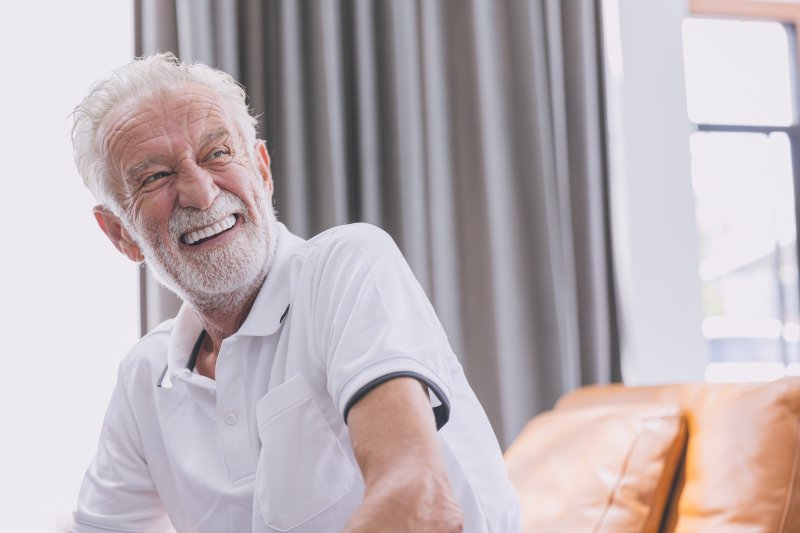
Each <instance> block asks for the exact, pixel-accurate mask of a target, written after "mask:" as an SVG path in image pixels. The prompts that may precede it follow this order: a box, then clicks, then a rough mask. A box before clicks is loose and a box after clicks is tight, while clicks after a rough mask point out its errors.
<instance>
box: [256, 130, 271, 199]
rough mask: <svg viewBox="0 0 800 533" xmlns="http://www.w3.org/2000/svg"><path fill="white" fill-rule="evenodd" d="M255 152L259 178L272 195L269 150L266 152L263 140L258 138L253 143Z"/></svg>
mask: <svg viewBox="0 0 800 533" xmlns="http://www.w3.org/2000/svg"><path fill="white" fill-rule="evenodd" d="M255 153H256V168H257V169H258V172H259V173H260V174H261V179H263V180H264V184H265V185H266V186H267V190H269V194H270V196H271V195H272V172H271V171H270V169H269V152H267V145H266V143H265V142H264V141H261V140H258V141H256V145H255Z"/></svg>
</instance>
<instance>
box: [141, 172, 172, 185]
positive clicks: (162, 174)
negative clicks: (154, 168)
mask: <svg viewBox="0 0 800 533" xmlns="http://www.w3.org/2000/svg"><path fill="white" fill-rule="evenodd" d="M171 174H172V172H165V171H164V172H156V173H155V174H151V175H150V176H147V177H146V178H145V179H144V181H142V185H150V184H151V183H154V182H156V181H158V180H160V179H161V178H166V177H167V176H169V175H171Z"/></svg>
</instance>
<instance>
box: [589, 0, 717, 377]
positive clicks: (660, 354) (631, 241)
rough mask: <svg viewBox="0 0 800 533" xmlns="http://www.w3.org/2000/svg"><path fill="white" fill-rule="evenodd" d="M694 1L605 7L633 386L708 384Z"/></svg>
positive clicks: (616, 209)
mask: <svg viewBox="0 0 800 533" xmlns="http://www.w3.org/2000/svg"><path fill="white" fill-rule="evenodd" d="M687 14H688V5H687V2H686V0H604V2H603V15H604V23H605V40H606V55H607V66H606V83H607V91H608V102H607V103H608V114H609V122H610V125H609V137H610V153H611V173H612V217H613V227H614V245H615V247H616V254H617V257H616V258H615V259H616V266H617V276H618V279H619V289H620V307H621V309H620V311H621V313H622V321H623V322H622V348H623V375H624V379H625V382H626V383H628V384H650V383H665V382H680V381H701V380H702V379H703V371H704V368H705V365H706V363H707V361H708V348H707V345H706V342H705V340H704V338H703V337H702V331H701V319H702V310H701V292H700V281H699V278H698V275H697V266H698V261H697V250H698V248H697V233H696V229H695V219H694V204H693V193H692V188H691V179H690V161H689V133H690V131H691V130H690V128H691V126H690V124H689V119H688V117H687V113H686V95H685V86H684V75H683V52H682V42H681V22H682V20H683V19H684V18H685V17H686V16H687Z"/></svg>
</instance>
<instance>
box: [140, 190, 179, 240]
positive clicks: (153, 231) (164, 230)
mask: <svg viewBox="0 0 800 533" xmlns="http://www.w3.org/2000/svg"><path fill="white" fill-rule="evenodd" d="M172 207H173V203H172V202H170V201H169V199H168V198H167V195H166V194H161V195H159V194H157V193H156V194H153V195H151V197H149V198H147V199H145V200H143V201H140V202H137V203H136V205H134V208H133V210H132V212H131V218H130V220H131V221H132V222H133V224H134V227H136V228H140V229H141V231H143V232H146V233H147V236H148V237H151V238H152V237H153V236H155V235H160V234H164V235H167V234H168V233H169V219H170V216H171V215H172Z"/></svg>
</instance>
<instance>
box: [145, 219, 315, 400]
mask: <svg viewBox="0 0 800 533" xmlns="http://www.w3.org/2000/svg"><path fill="white" fill-rule="evenodd" d="M277 227H278V231H277V238H278V242H277V247H276V249H275V257H274V258H273V260H272V266H271V267H270V270H269V273H268V274H267V278H266V279H265V280H264V284H263V285H262V286H261V289H259V291H258V295H257V296H256V299H255V301H254V302H253V306H252V307H251V308H250V312H249V313H248V315H247V318H246V319H245V320H244V323H243V324H242V325H241V326H240V327H239V330H238V331H237V332H236V333H234V335H233V336H234V337H239V336H267V335H272V334H273V333H275V332H276V331H278V328H279V327H280V325H281V322H282V320H283V318H284V314H285V313H286V311H287V309H288V307H289V301H290V300H291V287H290V270H291V269H290V263H291V258H292V255H293V254H294V252H295V250H297V248H299V247H300V246H301V245H302V244H303V243H304V242H305V241H304V240H303V239H301V238H300V237H297V236H296V235H293V234H292V233H290V232H289V230H288V229H286V226H284V225H283V224H282V223H280V222H279V223H278V225H277ZM202 331H203V325H202V323H201V322H200V318H199V317H198V316H197V312H196V311H195V310H194V308H193V307H192V306H191V305H190V304H189V303H187V302H184V303H183V305H181V308H180V310H179V311H178V315H177V316H176V317H175V320H174V322H173V325H172V332H171V333H170V337H169V342H168V344H167V368H166V369H165V371H164V375H163V377H162V379H161V383H160V385H161V386H162V387H165V388H169V387H171V386H172V378H173V377H174V376H176V375H177V374H180V373H184V372H185V371H187V370H188V369H187V368H186V365H187V363H188V362H189V357H190V355H191V353H192V347H193V346H194V343H195V342H196V341H197V338H198V336H199V335H200V333H201V332H202Z"/></svg>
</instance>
